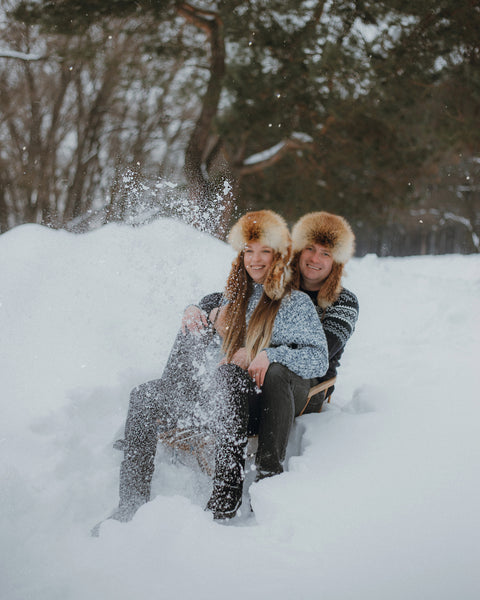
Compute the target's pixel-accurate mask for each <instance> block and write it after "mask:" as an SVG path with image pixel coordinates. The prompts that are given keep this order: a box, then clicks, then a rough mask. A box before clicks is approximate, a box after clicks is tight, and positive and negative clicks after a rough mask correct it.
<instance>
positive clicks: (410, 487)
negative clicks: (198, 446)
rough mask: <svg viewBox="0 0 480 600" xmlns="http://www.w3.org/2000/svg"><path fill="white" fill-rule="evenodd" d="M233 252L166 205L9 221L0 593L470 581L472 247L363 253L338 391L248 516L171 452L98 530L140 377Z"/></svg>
mask: <svg viewBox="0 0 480 600" xmlns="http://www.w3.org/2000/svg"><path fill="white" fill-rule="evenodd" d="M232 256H233V255H232V252H231V250H230V249H229V248H228V247H227V246H226V245H225V244H223V243H222V242H219V241H218V240H215V239H213V238H211V237H208V236H206V235H205V234H201V233H198V232H195V231H193V230H192V229H190V228H188V227H186V226H184V225H182V224H180V223H178V222H175V221H173V220H168V219H164V220H160V221H158V222H156V223H154V224H151V225H148V226H145V227H142V228H135V229H132V228H127V227H122V226H113V225H111V226H108V227H105V228H103V229H101V230H99V231H96V232H93V233H90V234H88V235H83V236H75V235H72V234H68V233H65V232H59V231H52V230H49V229H46V228H42V227H39V226H33V225H26V226H22V227H18V228H16V229H14V230H12V231H10V232H8V233H6V234H4V235H2V236H1V237H0V281H1V287H0V331H1V332H2V341H3V343H2V345H1V349H0V377H1V382H2V404H1V406H2V417H3V418H2V419H1V421H0V443H1V449H2V461H1V465H0V486H1V487H0V490H1V491H0V494H1V497H0V502H1V506H2V511H1V514H0V528H1V529H0V535H1V538H0V539H1V555H0V564H1V566H0V596H1V597H2V598H5V599H6V600H25V599H28V598H35V600H52V599H53V598H62V600H77V599H78V600H80V599H82V600H84V599H85V598H91V599H93V600H95V599H99V600H100V599H102V600H104V599H107V598H115V600H123V599H125V600H126V599H130V598H133V597H144V596H149V595H152V594H154V597H158V598H162V597H174V598H193V597H194V598H198V599H203V598H205V599H207V598H208V599H209V600H212V599H217V598H218V599H223V598H225V597H229V598H231V599H234V600H235V599H237V598H238V599H240V598H245V597H248V598H250V599H252V600H254V599H256V598H265V597H276V598H278V599H285V600H287V599H290V598H292V597H295V598H299V599H310V598H312V599H313V598H324V599H335V600H337V599H338V600H340V599H349V598H353V597H355V598H356V600H359V599H363V598H365V599H367V598H368V599H369V600H372V599H377V598H378V599H384V598H389V599H396V598H398V599H400V598H401V599H402V600H403V599H404V598H406V597H408V598H410V599H412V598H413V599H415V598H418V599H422V600H426V599H430V598H432V599H435V600H441V599H451V598H453V597H455V598H462V600H469V599H472V600H473V599H474V598H477V597H478V596H479V593H480V585H479V579H478V575H477V565H476V563H477V562H478V556H479V555H480V552H479V550H480V548H479V542H478V540H479V539H480V535H479V534H480V531H479V524H480V518H479V515H478V508H477V504H478V500H479V496H480V494H479V491H480V484H479V482H478V472H479V467H480V449H479V445H478V422H479V418H480V408H479V403H478V400H477V398H478V388H479V385H478V384H479V383H480V381H479V375H478V367H477V362H478V355H479V353H478V349H479V348H478V346H479V343H478V339H479V333H480V331H479V329H480V328H479V317H478V315H479V308H480V307H479V298H480V293H479V292H480V268H479V267H480V257H478V256H444V257H419V258H404V259H385V258H383V259H378V258H376V257H374V256H367V257H365V258H363V259H361V260H360V259H354V260H353V261H351V263H350V264H349V266H348V277H347V278H346V280H345V284H346V286H347V287H349V288H350V289H352V290H353V291H355V292H356V293H357V295H358V297H359V301H360V306H361V313H360V320H359V323H358V327H357V331H356V332H355V334H354V337H353V338H352V340H351V341H350V342H349V345H348V347H347V350H346V352H345V355H344V359H343V364H342V367H341V372H340V377H339V383H338V385H337V390H336V393H335V395H334V398H333V402H332V404H331V405H330V406H328V407H327V409H326V410H325V411H324V412H322V413H321V414H319V415H307V416H304V417H302V418H300V419H298V420H297V423H296V425H295V428H294V432H293V434H292V440H291V443H290V446H289V458H288V471H287V472H285V473H284V474H283V475H281V476H279V477H276V478H273V479H270V480H266V481H263V482H261V483H259V484H253V485H251V487H250V496H251V499H252V505H253V508H254V513H253V514H252V513H250V511H249V510H248V502H247V501H246V502H245V504H244V508H243V514H241V515H240V516H239V517H237V518H236V519H234V520H233V521H232V522H231V523H229V524H228V525H220V524H218V523H214V522H213V521H212V519H211V517H210V515H209V514H208V513H205V512H204V511H203V507H204V504H205V502H206V499H207V498H208V494H209V489H210V488H209V485H210V483H209V481H208V479H207V478H206V476H205V475H202V474H201V473H199V472H198V470H196V469H192V468H190V467H189V466H188V465H183V464H175V463H172V461H171V457H170V456H169V455H168V454H167V453H166V452H163V451H159V454H158V457H157V469H156V474H155V478H154V484H153V491H154V494H155V498H154V500H153V501H152V502H150V503H149V504H147V505H146V506H144V507H143V508H142V509H141V510H140V511H139V512H138V513H137V515H136V516H135V518H134V519H133V521H132V522H131V523H128V524H120V523H117V522H113V521H111V522H107V523H105V524H104V526H103V527H102V532H101V536H100V538H98V539H95V538H91V537H90V535H89V531H90V528H91V527H92V526H93V525H94V524H95V522H96V521H98V520H99V519H100V518H102V517H104V516H105V515H106V514H108V512H109V511H110V509H112V508H113V507H114V505H115V503H116V501H117V486H118V467H119V464H120V459H121V456H120V453H119V452H116V451H115V450H113V449H112V447H111V443H112V440H114V439H116V437H117V435H118V434H119V432H121V428H122V425H123V422H124V419H125V414H126V407H127V403H128V394H129V391H130V389H131V387H133V386H134V385H136V384H138V383H141V382H143V381H146V380H148V379H151V378H153V377H157V376H159V374H161V371H162V367H163V364H164V363H165V360H166V358H167V355H168V351H169V348H170V345H171V343H172V341H173V338H174V336H175V333H176V330H177V328H178V325H179V322H180V318H181V313H182V311H183V308H184V306H185V305H186V304H188V303H190V302H194V301H195V300H197V299H199V298H200V297H201V296H202V295H203V294H205V293H207V292H209V291H215V290H219V289H221V287H222V283H223V281H224V279H225V277H226V274H227V273H228V270H229V266H230V262H231V259H232ZM251 479H252V477H251V476H249V478H248V480H247V482H248V484H250V483H251Z"/></svg>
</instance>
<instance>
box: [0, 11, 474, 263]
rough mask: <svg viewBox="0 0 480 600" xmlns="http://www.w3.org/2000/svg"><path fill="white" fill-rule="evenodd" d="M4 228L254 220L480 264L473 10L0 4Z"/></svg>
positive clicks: (381, 248) (219, 225)
mask: <svg viewBox="0 0 480 600" xmlns="http://www.w3.org/2000/svg"><path fill="white" fill-rule="evenodd" d="M0 6H1V10H0V232H5V231H7V230H9V229H11V228H12V227H14V226H16V225H19V224H22V223H41V224H44V225H47V226H50V227H54V228H66V229H68V230H70V231H78V232H81V231H86V230H89V229H92V228H95V227H98V226H100V225H102V224H105V223H108V222H112V221H124V222H127V223H131V224H138V223H143V222H147V221H149V220H151V219H154V218H155V217H156V216H159V215H161V216H165V215H178V216H180V217H181V218H182V219H183V220H185V221H187V222H189V223H192V224H194V225H196V226H197V227H199V228H202V229H206V230H207V231H209V232H211V233H213V234H214V235H216V236H218V237H220V238H221V237H223V235H224V233H225V230H226V228H228V226H229V224H230V223H231V220H232V218H234V217H235V216H237V215H238V213H239V212H243V211H245V210H246V209H253V208H265V207H270V208H273V209H274V210H278V211H279V212H281V213H282V214H283V215H284V216H285V217H286V218H287V220H289V221H290V222H293V221H294V220H295V219H297V218H298V216H300V215H301V214H302V213H304V212H306V211H310V210H322V209H323V210H329V211H332V212H337V213H341V214H343V215H345V216H346V217H347V218H348V219H349V220H350V221H351V223H352V225H353V227H354V229H355V232H356V234H357V240H358V244H357V252H358V254H359V255H363V254H365V253H370V252H373V253H375V252H376V253H377V254H378V255H408V254H425V253H430V254H435V253H445V252H462V253H470V252H479V250H480V243H479V238H480V127H479V121H480V36H479V31H480V5H479V3H478V1H476V0H420V1H418V0H402V1H399V0H385V1H381V2H380V1H377V0H305V1H303V2H301V1H299V0H295V1H292V0H290V1H289V0H282V1H280V0H220V1H218V2H214V1H204V2H200V1H192V2H178V1H173V0H158V1H154V0H137V1H129V0H109V1H108V2H106V1H103V2H102V1H95V0H91V1H75V0H58V1H55V2H53V1H41V0H39V1H35V2H28V1H25V2H18V1H14V0H5V1H1V2H0Z"/></svg>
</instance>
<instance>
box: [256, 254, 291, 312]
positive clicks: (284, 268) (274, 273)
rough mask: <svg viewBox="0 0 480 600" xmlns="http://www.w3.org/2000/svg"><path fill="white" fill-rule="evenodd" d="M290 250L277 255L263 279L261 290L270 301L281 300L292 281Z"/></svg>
mask: <svg viewBox="0 0 480 600" xmlns="http://www.w3.org/2000/svg"><path fill="white" fill-rule="evenodd" d="M290 256H291V249H290V248H288V249H287V250H286V251H285V252H284V253H283V254H277V255H276V256H275V257H274V259H273V265H272V267H271V268H270V271H269V272H268V273H267V276H266V277H265V281H264V282H263V289H264V291H265V294H266V295H267V296H268V297H269V298H270V299H271V300H281V299H282V298H283V296H284V295H285V292H286V291H287V288H288V286H289V284H290V282H291V280H292V271H291V269H290Z"/></svg>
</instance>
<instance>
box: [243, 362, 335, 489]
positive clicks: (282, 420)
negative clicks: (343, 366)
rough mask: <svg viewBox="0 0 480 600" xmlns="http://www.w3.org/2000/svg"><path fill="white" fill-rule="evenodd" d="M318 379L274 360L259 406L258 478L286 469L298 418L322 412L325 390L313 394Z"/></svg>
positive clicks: (266, 377)
mask: <svg viewBox="0 0 480 600" xmlns="http://www.w3.org/2000/svg"><path fill="white" fill-rule="evenodd" d="M317 383H318V380H317V379H302V378H301V377H299V376H298V375H296V374H295V373H293V371H290V369H287V367H285V366H284V365H281V364H280V363H272V364H271V365H270V366H269V368H268V370H267V373H266V375H265V381H264V383H263V386H262V394H261V402H260V406H259V408H258V410H259V415H258V450H257V455H256V459H255V464H256V467H257V472H258V476H259V477H264V476H269V475H276V474H277V473H282V472H283V464H282V463H283V461H284V459H285V453H286V450H287V444H288V438H289V436H290V431H291V428H292V425H293V421H294V418H295V417H298V415H300V414H306V413H311V412H319V411H320V410H321V408H322V403H323V400H324V397H325V393H324V392H321V393H320V394H317V395H315V396H313V397H312V398H311V400H310V402H309V403H308V404H307V397H308V392H309V390H310V388H311V387H312V386H314V385H316V384H317Z"/></svg>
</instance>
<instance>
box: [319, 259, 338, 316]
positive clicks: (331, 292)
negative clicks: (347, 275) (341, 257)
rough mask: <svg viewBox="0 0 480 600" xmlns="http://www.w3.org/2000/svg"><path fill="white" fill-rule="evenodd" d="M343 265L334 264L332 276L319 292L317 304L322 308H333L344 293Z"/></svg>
mask: <svg viewBox="0 0 480 600" xmlns="http://www.w3.org/2000/svg"><path fill="white" fill-rule="evenodd" d="M342 275H343V265H342V264H340V263H337V262H334V263H333V265H332V270H331V271H330V275H329V276H328V277H327V278H326V279H325V281H323V282H322V287H321V288H320V289H319V290H318V294H317V303H318V306H320V308H327V307H328V306H331V305H332V304H333V303H334V302H335V300H336V299H337V298H338V297H339V296H340V292H341V291H342Z"/></svg>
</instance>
